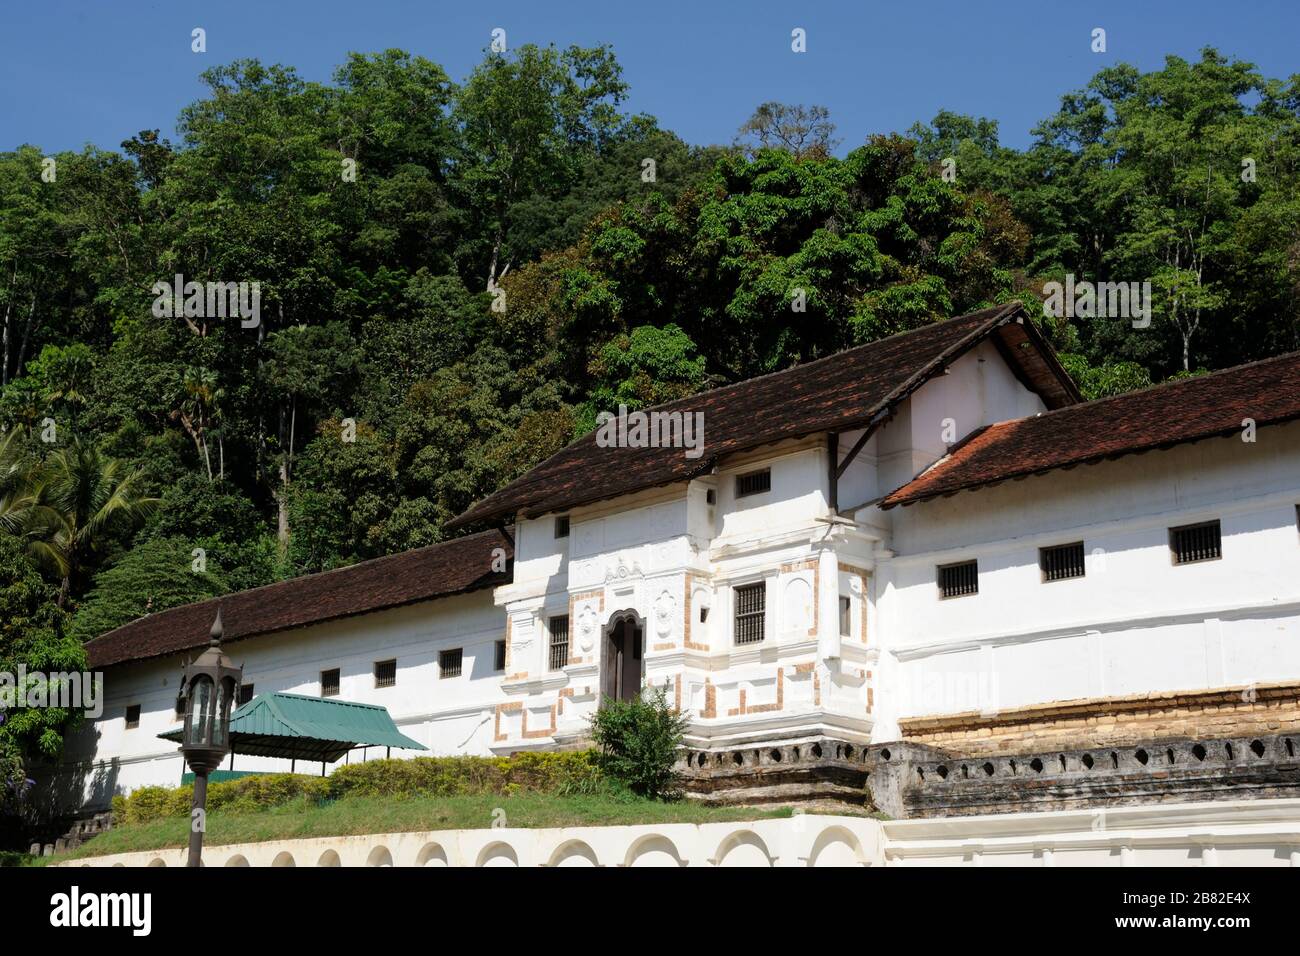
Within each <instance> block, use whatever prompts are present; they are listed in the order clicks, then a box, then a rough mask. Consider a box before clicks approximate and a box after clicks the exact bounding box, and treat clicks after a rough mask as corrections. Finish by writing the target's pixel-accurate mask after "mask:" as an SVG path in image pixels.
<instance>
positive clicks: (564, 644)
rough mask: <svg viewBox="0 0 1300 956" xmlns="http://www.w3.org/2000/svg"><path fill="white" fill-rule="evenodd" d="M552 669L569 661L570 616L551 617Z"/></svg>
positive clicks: (560, 666)
mask: <svg viewBox="0 0 1300 956" xmlns="http://www.w3.org/2000/svg"><path fill="white" fill-rule="evenodd" d="M550 663H551V670H553V671H558V670H559V669H560V668H562V667H564V665H565V664H567V663H569V616H568V615H567V614H566V615H563V616H562V617H553V618H551V661H550Z"/></svg>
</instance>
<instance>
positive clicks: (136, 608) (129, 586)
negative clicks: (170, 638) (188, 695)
mask: <svg viewBox="0 0 1300 956" xmlns="http://www.w3.org/2000/svg"><path fill="white" fill-rule="evenodd" d="M204 564H205V565H206V560H205V562H204ZM228 590H229V586H228V585H227V583H226V581H225V578H224V577H223V576H222V575H221V574H220V572H219V571H217V569H216V568H207V567H204V568H203V570H196V569H195V558H194V554H193V549H192V547H191V542H190V541H187V540H184V539H181V538H153V539H151V540H148V541H145V542H142V543H140V544H138V545H136V546H135V547H134V548H132V549H131V550H130V551H128V552H127V553H126V555H125V556H124V557H122V558H121V559H120V560H119V561H118V562H117V563H115V564H114V565H113V566H112V567H111V568H108V569H107V570H105V571H102V572H100V573H99V574H97V575H95V578H94V585H93V587H92V588H91V590H90V592H89V593H88V594H87V595H86V597H85V598H84V599H83V600H82V601H81V603H80V606H79V607H78V608H77V613H76V616H75V617H74V618H73V619H72V625H71V627H70V630H69V633H70V634H71V635H72V637H74V638H75V639H77V640H78V641H81V642H85V641H89V640H91V639H92V638H95V637H98V636H99V635H101V634H106V633H107V632H109V631H111V630H113V628H115V627H121V626H122V625H123V624H128V623H130V622H131V621H134V620H135V619H136V618H138V617H144V616H145V615H147V614H157V613H158V612H159V611H165V610H167V609H168V608H171V607H178V606H179V605H182V604H189V603H191V602H194V601H205V600H207V599H208V598H212V597H217V596H219V595H222V594H225V593H226V592H227V591H228Z"/></svg>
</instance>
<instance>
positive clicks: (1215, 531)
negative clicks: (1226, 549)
mask: <svg viewBox="0 0 1300 956" xmlns="http://www.w3.org/2000/svg"><path fill="white" fill-rule="evenodd" d="M1169 548H1170V550H1171V551H1172V552H1173V555H1174V564H1192V563H1194V562H1196V561H1213V560H1215V559H1216V558H1221V557H1223V537H1222V534H1221V532H1220V530H1219V522H1218V521H1206V522H1203V523H1201V524H1189V525H1185V526H1184V527H1181V528H1170V529H1169Z"/></svg>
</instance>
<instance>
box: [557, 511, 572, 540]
mask: <svg viewBox="0 0 1300 956" xmlns="http://www.w3.org/2000/svg"><path fill="white" fill-rule="evenodd" d="M555 536H556V537H557V538H567V537H568V536H569V516H568V515H564V516H563V517H561V518H556V519H555Z"/></svg>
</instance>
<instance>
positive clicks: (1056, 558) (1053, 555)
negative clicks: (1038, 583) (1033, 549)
mask: <svg viewBox="0 0 1300 956" xmlns="http://www.w3.org/2000/svg"><path fill="white" fill-rule="evenodd" d="M1038 566H1039V567H1040V568H1041V569H1042V571H1043V580H1044V581H1064V580H1065V579H1066V578H1081V577H1083V575H1084V564H1083V542H1082V541H1076V542H1075V543H1074V544H1058V545H1054V546H1053V547H1050V548H1040V549H1039V551H1038Z"/></svg>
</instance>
